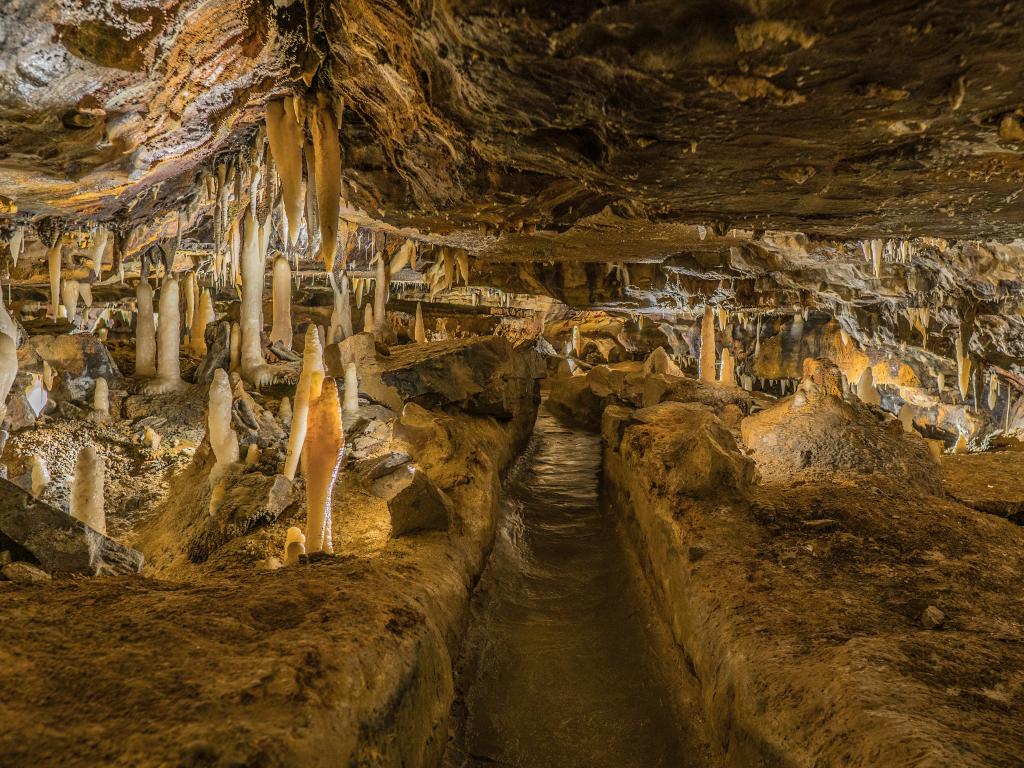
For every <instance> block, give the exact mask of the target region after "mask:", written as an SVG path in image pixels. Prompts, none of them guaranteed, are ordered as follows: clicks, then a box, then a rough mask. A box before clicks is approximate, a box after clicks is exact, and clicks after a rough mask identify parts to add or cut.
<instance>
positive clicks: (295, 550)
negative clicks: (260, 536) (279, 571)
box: [281, 525, 306, 565]
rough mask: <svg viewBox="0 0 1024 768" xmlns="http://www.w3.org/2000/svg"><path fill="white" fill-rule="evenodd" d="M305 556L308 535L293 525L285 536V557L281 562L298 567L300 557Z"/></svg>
mask: <svg viewBox="0 0 1024 768" xmlns="http://www.w3.org/2000/svg"><path fill="white" fill-rule="evenodd" d="M304 554H306V535H305V534H304V533H303V532H302V530H301V529H299V528H296V527H295V526H294V525H293V526H292V527H291V528H289V529H288V533H287V534H285V540H284V557H283V558H282V559H281V561H282V562H283V563H284V564H285V565H296V564H297V563H298V562H299V556H300V555H304Z"/></svg>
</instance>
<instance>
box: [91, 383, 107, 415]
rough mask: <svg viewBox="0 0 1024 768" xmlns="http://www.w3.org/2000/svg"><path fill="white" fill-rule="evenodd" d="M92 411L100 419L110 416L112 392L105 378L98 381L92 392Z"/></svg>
mask: <svg viewBox="0 0 1024 768" xmlns="http://www.w3.org/2000/svg"><path fill="white" fill-rule="evenodd" d="M92 410H93V413H94V414H95V415H96V416H98V417H100V418H105V417H107V416H109V415H110V390H109V387H108V385H107V380H106V379H104V378H98V379H96V386H95V387H94V388H93V392H92Z"/></svg>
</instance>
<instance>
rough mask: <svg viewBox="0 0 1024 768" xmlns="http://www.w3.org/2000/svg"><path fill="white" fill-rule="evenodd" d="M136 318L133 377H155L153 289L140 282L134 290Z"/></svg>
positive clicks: (147, 282)
mask: <svg viewBox="0 0 1024 768" xmlns="http://www.w3.org/2000/svg"><path fill="white" fill-rule="evenodd" d="M135 304H136V306H137V307H138V317H137V318H136V321H135V375H136V376H155V375H156V326H155V324H154V322H153V289H152V288H151V287H150V285H149V281H147V280H140V281H139V285H138V287H137V288H136V289H135Z"/></svg>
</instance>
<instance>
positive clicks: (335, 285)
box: [327, 272, 352, 344]
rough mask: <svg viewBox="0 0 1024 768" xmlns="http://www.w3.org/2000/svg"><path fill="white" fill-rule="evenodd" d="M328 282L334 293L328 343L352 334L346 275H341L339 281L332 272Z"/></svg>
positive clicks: (350, 307)
mask: <svg viewBox="0 0 1024 768" xmlns="http://www.w3.org/2000/svg"><path fill="white" fill-rule="evenodd" d="M330 282H331V288H332V289H333V293H334V308H333V309H332V310H331V327H330V329H329V331H328V334H327V335H328V339H327V340H328V343H330V344H335V343H337V342H339V341H341V340H342V339H347V338H348V337H349V336H351V335H352V305H351V304H350V303H349V298H348V276H347V275H342V276H341V279H340V281H339V280H337V279H335V276H334V273H333V272H332V273H330ZM339 282H340V285H339Z"/></svg>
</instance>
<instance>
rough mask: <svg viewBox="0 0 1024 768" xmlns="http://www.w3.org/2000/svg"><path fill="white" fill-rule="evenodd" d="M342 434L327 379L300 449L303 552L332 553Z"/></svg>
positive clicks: (311, 411)
mask: <svg viewBox="0 0 1024 768" xmlns="http://www.w3.org/2000/svg"><path fill="white" fill-rule="evenodd" d="M344 449H345V433H344V431H343V429H342V423H341V404H340V403H339V402H338V387H337V384H336V383H335V381H334V379H332V378H326V379H324V381H323V386H322V387H321V390H320V396H319V397H317V398H316V399H315V400H313V401H312V402H311V403H310V407H309V417H308V425H307V429H306V440H305V443H304V445H303V447H302V454H303V466H304V467H305V472H306V510H307V515H308V517H307V518H306V549H307V551H308V552H320V551H326V552H332V551H333V549H334V548H333V542H332V537H331V491H332V490H333V488H334V483H335V480H337V477H338V469H339V468H340V467H341V457H342V454H343V452H344Z"/></svg>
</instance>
